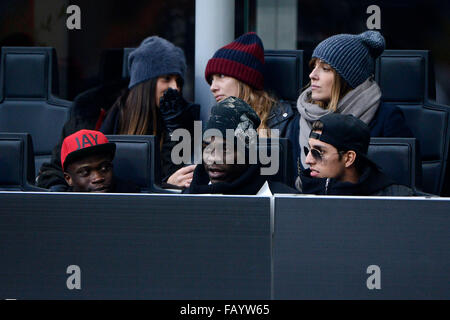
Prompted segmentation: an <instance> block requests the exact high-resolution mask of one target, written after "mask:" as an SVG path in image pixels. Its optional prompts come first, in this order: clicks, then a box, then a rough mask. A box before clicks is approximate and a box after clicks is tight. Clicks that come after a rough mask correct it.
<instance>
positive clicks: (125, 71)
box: [122, 48, 136, 78]
mask: <svg viewBox="0 0 450 320" xmlns="http://www.w3.org/2000/svg"><path fill="white" fill-rule="evenodd" d="M134 49H136V48H124V49H123V62H122V78H129V77H130V70H128V56H129V55H130V53H131V51H133V50H134Z"/></svg>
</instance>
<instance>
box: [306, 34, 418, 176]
mask: <svg viewBox="0 0 450 320" xmlns="http://www.w3.org/2000/svg"><path fill="white" fill-rule="evenodd" d="M384 48H385V41H384V38H383V36H382V35H381V34H380V33H379V32H378V31H366V32H364V33H361V34H358V35H352V34H338V35H335V36H332V37H330V38H327V39H325V40H324V41H322V42H321V43H319V45H318V46H317V47H316V48H315V49H314V52H313V54H312V59H311V61H310V67H311V69H312V71H311V73H310V75H309V77H310V79H311V82H310V85H309V86H308V88H306V89H305V90H304V91H303V92H302V94H301V95H300V97H299V98H298V101H297V108H298V111H299V113H300V133H299V143H300V150H303V147H304V146H306V147H307V146H308V137H309V133H310V131H311V126H312V123H313V122H314V121H316V120H318V119H319V118H321V117H322V116H324V115H326V114H328V113H332V112H337V113H342V114H352V115H353V116H355V117H357V118H358V119H360V120H362V121H363V122H365V123H366V124H368V125H369V127H370V130H371V136H372V137H412V133H411V131H410V130H409V128H408V127H407V126H406V124H405V120H404V116H403V113H402V112H401V110H400V109H399V108H397V107H395V106H392V105H387V104H382V103H381V102H380V99H381V90H380V87H379V86H378V84H377V83H376V82H375V81H374V79H373V74H374V69H375V59H376V58H377V57H379V56H380V55H381V54H382V53H383V51H384ZM305 158H306V156H305V155H304V154H303V153H301V159H298V160H301V161H298V166H299V167H301V168H306V167H307V166H306V164H305Z"/></svg>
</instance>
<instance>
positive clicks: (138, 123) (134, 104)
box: [116, 78, 160, 136]
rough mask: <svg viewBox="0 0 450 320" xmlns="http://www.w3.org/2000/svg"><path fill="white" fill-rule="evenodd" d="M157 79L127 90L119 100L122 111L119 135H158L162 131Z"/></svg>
mask: <svg viewBox="0 0 450 320" xmlns="http://www.w3.org/2000/svg"><path fill="white" fill-rule="evenodd" d="M156 83H157V78H153V79H150V80H148V81H146V82H143V83H140V84H138V85H136V86H134V87H133V88H131V89H130V90H126V91H125V92H124V93H123V94H122V96H121V97H120V98H119V99H118V100H117V102H116V104H118V106H117V107H118V108H119V109H120V119H119V131H118V132H117V134H130V135H144V134H152V135H155V136H156V135H157V134H158V130H159V129H160V128H159V127H158V126H159V121H158V120H157V119H158V110H157V109H158V108H157V106H156V100H155V99H156V98H155V91H156Z"/></svg>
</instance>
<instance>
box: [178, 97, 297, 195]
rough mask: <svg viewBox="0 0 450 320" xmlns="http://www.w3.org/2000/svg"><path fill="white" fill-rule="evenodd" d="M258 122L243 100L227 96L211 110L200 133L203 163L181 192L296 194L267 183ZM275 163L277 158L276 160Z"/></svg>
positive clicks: (288, 189)
mask: <svg viewBox="0 0 450 320" xmlns="http://www.w3.org/2000/svg"><path fill="white" fill-rule="evenodd" d="M260 122H261V120H260V119H259V117H258V115H257V114H256V113H255V111H254V110H253V109H252V108H251V107H250V106H249V105H248V104H247V103H246V102H244V101H243V100H241V99H238V98H236V97H228V98H226V99H224V100H222V101H220V102H219V103H218V104H217V105H215V106H214V107H213V108H212V109H211V116H210V118H209V120H208V122H207V124H206V127H205V132H204V134H203V137H204V144H203V148H204V149H203V164H200V165H198V166H197V168H196V169H195V171H194V177H193V179H192V183H191V185H190V187H189V188H188V189H186V190H185V191H184V193H191V194H205V193H207V194H217V193H219V194H242V195H272V194H273V193H297V192H296V190H294V189H292V188H289V187H288V186H286V185H284V184H282V183H279V182H273V181H268V176H265V175H262V174H261V165H260V164H259V163H257V162H258V161H256V156H255V157H252V155H255V153H256V150H257V140H258V134H257V131H256V129H257V128H258V126H259V124H260ZM277 160H278V159H277Z"/></svg>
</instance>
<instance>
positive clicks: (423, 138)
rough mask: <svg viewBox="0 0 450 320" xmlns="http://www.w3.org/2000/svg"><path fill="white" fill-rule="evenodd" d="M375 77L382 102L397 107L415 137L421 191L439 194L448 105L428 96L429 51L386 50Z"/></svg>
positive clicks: (431, 80) (445, 160)
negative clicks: (436, 101)
mask: <svg viewBox="0 0 450 320" xmlns="http://www.w3.org/2000/svg"><path fill="white" fill-rule="evenodd" d="M375 79H376V80H377V82H378V83H379V85H380V87H381V90H382V94H383V96H382V103H385V104H392V105H396V106H398V107H399V108H401V110H402V111H403V114H404V115H405V118H406V122H407V125H408V126H409V127H410V128H411V130H412V132H413V134H414V136H415V137H416V138H417V140H418V144H419V146H420V153H421V161H422V177H423V191H425V192H428V193H432V194H436V195H441V194H442V192H443V186H444V177H445V174H446V170H447V168H448V153H449V140H450V128H449V126H450V107H448V106H444V105H439V104H437V103H435V102H434V101H432V100H431V99H433V98H434V96H435V87H434V76H433V72H432V64H431V63H430V53H429V51H419V50H416V51H412V50H386V51H385V52H384V53H383V54H382V55H381V56H380V57H379V58H378V59H377V63H376V71H375Z"/></svg>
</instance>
